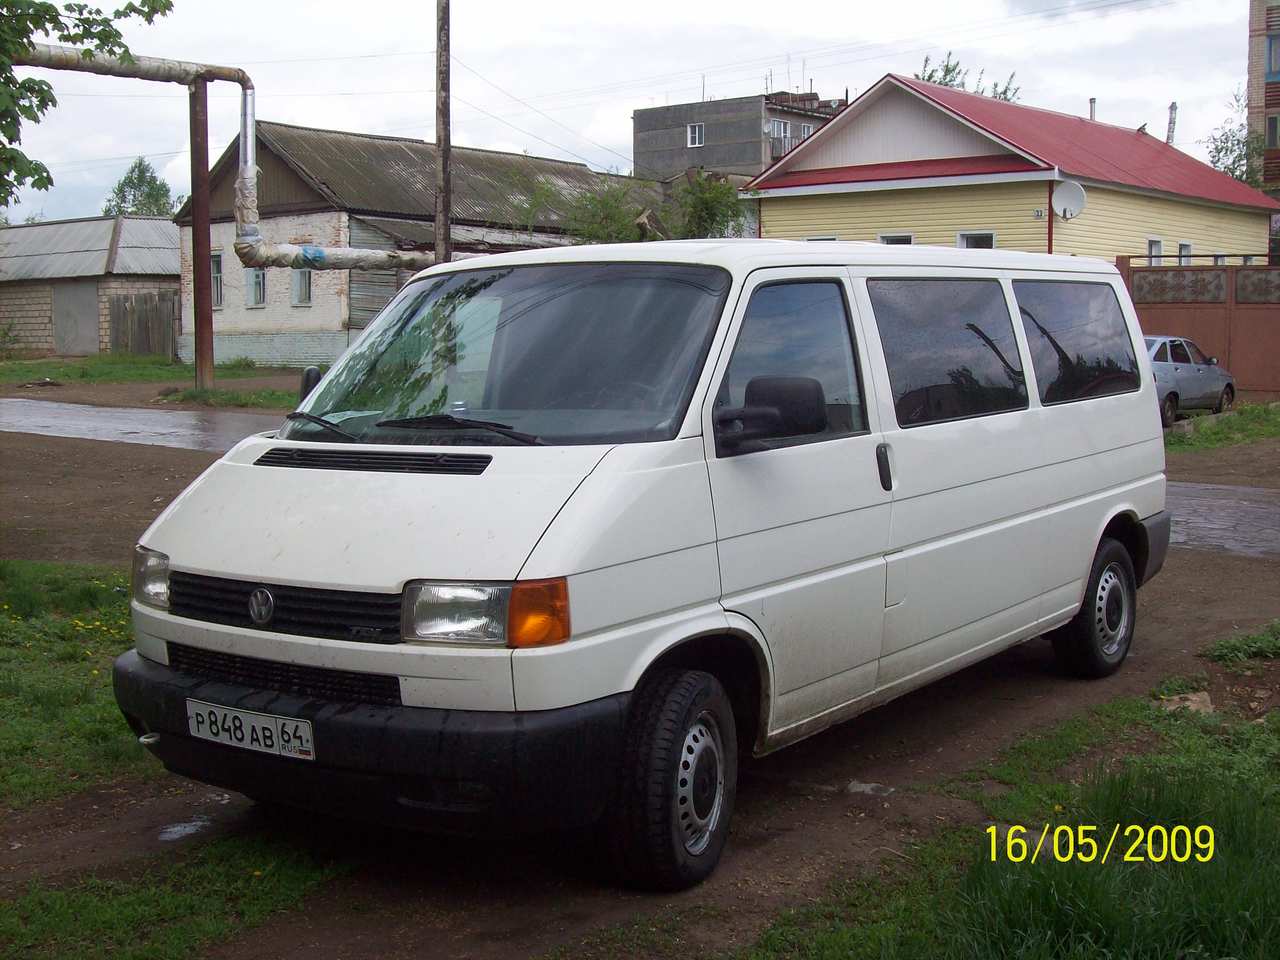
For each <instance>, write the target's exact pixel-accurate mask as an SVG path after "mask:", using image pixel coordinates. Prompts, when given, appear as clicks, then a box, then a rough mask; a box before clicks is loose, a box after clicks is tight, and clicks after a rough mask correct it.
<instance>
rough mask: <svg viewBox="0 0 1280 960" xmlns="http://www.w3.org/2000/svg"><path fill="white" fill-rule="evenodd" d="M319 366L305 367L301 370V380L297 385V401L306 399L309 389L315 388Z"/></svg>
mask: <svg viewBox="0 0 1280 960" xmlns="http://www.w3.org/2000/svg"><path fill="white" fill-rule="evenodd" d="M321 376H322V374H321V373H320V368H319V367H307V368H306V369H305V370H303V371H302V382H301V383H300V384H299V385H298V403H302V401H303V400H305V399H307V397H308V396H309V395H310V393H311V391H312V390H314V389H315V388H316V384H317V383H319V382H320V377H321Z"/></svg>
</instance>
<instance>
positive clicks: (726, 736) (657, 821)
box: [608, 670, 738, 890]
mask: <svg viewBox="0 0 1280 960" xmlns="http://www.w3.org/2000/svg"><path fill="white" fill-rule="evenodd" d="M737 780H738V739H737V734H736V731H735V726H734V718H733V707H732V706H731V705H730V703H729V697H728V695H727V694H726V693H725V691H724V687H722V686H721V685H720V681H719V680H717V679H716V678H715V677H714V676H712V675H711V674H709V673H705V672H703V671H701V670H664V671H661V672H660V673H657V674H655V675H654V676H652V677H648V678H646V679H645V680H644V681H643V682H642V683H641V685H640V686H639V687H638V688H637V689H636V693H635V699H634V701H633V703H632V708H631V717H630V720H629V721H628V729H627V740H626V747H625V754H624V756H623V763H622V770H621V782H620V785H619V790H618V797H617V802H616V804H615V808H614V810H613V811H612V814H611V817H610V822H609V824H608V828H609V831H610V846H611V848H612V852H613V855H614V862H615V865H616V867H617V869H618V872H619V874H620V879H622V880H623V882H625V883H627V884H629V885H633V886H639V887H643V888H646V889H651V890H682V889H684V888H686V887H691V886H694V885H695V884H698V883H701V882H702V881H703V880H705V879H706V878H707V877H708V876H710V875H711V872H712V871H713V870H714V869H715V867H716V864H717V863H718V862H719V861H720V854H721V852H722V851H723V850H724V845H725V841H726V840H727V839H728V836H729V820H730V819H731V818H732V816H733V805H734V799H735V797H736V795H737Z"/></svg>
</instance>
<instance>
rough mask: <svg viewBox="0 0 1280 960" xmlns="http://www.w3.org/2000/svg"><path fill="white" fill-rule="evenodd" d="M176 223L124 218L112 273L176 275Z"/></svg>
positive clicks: (157, 218)
mask: <svg viewBox="0 0 1280 960" xmlns="http://www.w3.org/2000/svg"><path fill="white" fill-rule="evenodd" d="M179 269H180V267H179V263H178V225H177V224H176V223H174V222H173V221H172V220H165V219H163V218H161V217H125V218H124V220H123V221H122V222H121V224H120V239H119V241H118V242H117V244H116V262H115V265H114V266H113V267H112V268H111V272H112V273H145V274H160V273H172V274H177V273H178V271H179Z"/></svg>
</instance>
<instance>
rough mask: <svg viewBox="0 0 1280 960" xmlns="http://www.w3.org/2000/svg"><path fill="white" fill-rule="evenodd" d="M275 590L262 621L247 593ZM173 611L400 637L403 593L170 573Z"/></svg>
mask: <svg viewBox="0 0 1280 960" xmlns="http://www.w3.org/2000/svg"><path fill="white" fill-rule="evenodd" d="M259 587H265V588H266V589H267V590H269V591H270V592H271V596H272V598H273V599H274V601H275V612H274V614H273V615H272V617H271V619H270V620H269V621H268V622H267V623H264V624H261V625H259V624H255V623H254V622H253V619H252V618H251V617H250V616H249V595H250V594H251V593H253V591H254V590H256V589H257V588H259ZM169 612H170V613H172V614H174V615H175V616H178V617H189V618H190V619H192V620H203V621H205V622H207V623H225V624H227V625H228V626H232V627H249V628H251V629H260V630H272V631H274V632H276V633H291V634H296V635H297V636H302V637H325V638H328V639H330V640H358V641H360V642H363V643H399V642H400V594H398V593H362V592H360V591H356V590H318V589H313V588H311V587H286V586H280V585H278V584H272V583H257V582H255V581H253V580H228V579H225V578H223V577H206V576H203V575H200V574H194V573H181V572H178V571H174V572H172V573H170V574H169Z"/></svg>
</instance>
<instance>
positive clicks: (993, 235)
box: [956, 230, 1000, 250]
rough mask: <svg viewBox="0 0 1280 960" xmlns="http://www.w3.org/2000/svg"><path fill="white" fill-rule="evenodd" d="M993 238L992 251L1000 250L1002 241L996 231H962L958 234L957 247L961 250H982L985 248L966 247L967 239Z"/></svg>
mask: <svg viewBox="0 0 1280 960" xmlns="http://www.w3.org/2000/svg"><path fill="white" fill-rule="evenodd" d="M987 236H989V237H990V238H991V249H992V250H996V249H998V248H999V245H1000V241H999V238H998V237H997V236H996V232H995V231H994V230H961V231H960V232H959V233H957V234H956V246H957V247H959V248H960V249H961V250H982V249H985V248H984V247H966V246H965V243H964V238H965V237H987Z"/></svg>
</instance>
